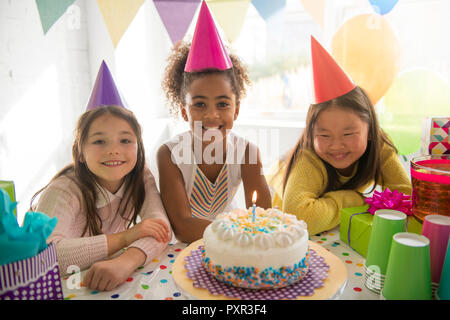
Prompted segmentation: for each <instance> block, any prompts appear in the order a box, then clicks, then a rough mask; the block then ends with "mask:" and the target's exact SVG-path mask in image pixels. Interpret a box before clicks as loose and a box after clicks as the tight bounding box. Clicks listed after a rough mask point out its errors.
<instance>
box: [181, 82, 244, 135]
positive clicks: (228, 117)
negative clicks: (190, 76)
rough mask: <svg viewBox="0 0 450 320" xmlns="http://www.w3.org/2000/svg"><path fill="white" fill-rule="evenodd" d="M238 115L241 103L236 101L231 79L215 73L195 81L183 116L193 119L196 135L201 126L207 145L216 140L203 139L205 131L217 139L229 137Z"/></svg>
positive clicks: (193, 129)
mask: <svg viewBox="0 0 450 320" xmlns="http://www.w3.org/2000/svg"><path fill="white" fill-rule="evenodd" d="M238 114H239V105H237V104H236V95H235V94H234V92H233V88H232V86H231V83H230V81H229V79H228V78H227V77H226V76H224V75H221V74H214V73H213V74H207V75H204V76H201V77H199V78H198V79H195V80H193V81H192V83H191V84H190V86H189V91H188V94H187V96H186V105H185V106H183V108H182V109H181V115H182V116H183V119H184V120H185V121H187V122H189V125H190V127H191V130H192V131H193V132H194V135H195V134H196V133H199V132H198V130H199V129H200V128H201V133H202V141H203V143H204V144H209V143H211V141H212V140H213V139H211V140H208V138H207V137H206V139H203V136H205V134H207V136H212V137H214V141H216V142H217V139H218V137H219V136H220V137H222V139H223V140H225V137H226V134H227V130H230V129H231V128H232V127H233V123H234V120H235V119H236V118H237V116H238ZM196 129H197V130H196ZM197 138H200V137H197Z"/></svg>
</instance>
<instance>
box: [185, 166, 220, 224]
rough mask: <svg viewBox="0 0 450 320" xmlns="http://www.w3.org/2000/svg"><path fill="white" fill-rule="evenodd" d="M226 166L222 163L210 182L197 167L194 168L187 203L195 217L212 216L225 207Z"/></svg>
mask: <svg viewBox="0 0 450 320" xmlns="http://www.w3.org/2000/svg"><path fill="white" fill-rule="evenodd" d="M227 180H228V166H227V165H226V164H224V166H223V167H222V170H221V171H220V173H219V175H218V176H217V179H216V182H215V183H212V182H211V181H209V179H208V178H207V177H206V176H205V175H204V173H203V172H202V170H200V168H199V167H197V169H196V170H195V178H194V185H193V186H192V192H191V197H190V199H189V204H190V205H191V210H192V215H193V216H194V217H197V218H212V217H215V216H216V214H217V213H219V212H222V211H223V209H225V207H226V205H227V201H228V192H227V191H228V184H227Z"/></svg>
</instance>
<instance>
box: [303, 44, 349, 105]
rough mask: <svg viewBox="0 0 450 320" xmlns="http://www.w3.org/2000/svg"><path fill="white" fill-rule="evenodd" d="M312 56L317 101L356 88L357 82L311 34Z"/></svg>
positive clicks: (322, 100)
mask: <svg viewBox="0 0 450 320" xmlns="http://www.w3.org/2000/svg"><path fill="white" fill-rule="evenodd" d="M311 58H312V68H313V77H314V93H315V98H316V101H315V103H322V102H325V101H328V100H331V99H334V98H337V97H340V96H342V95H344V94H346V93H348V92H350V91H352V90H353V89H354V88H355V84H354V83H353V82H352V80H351V79H350V78H349V77H348V76H347V75H346V74H345V72H344V70H342V69H341V67H339V65H338V64H337V63H336V61H334V59H333V57H331V55H330V54H329V53H328V52H327V51H326V50H325V49H324V48H323V47H322V46H321V45H320V43H319V42H318V41H317V40H316V39H315V38H314V37H313V36H311Z"/></svg>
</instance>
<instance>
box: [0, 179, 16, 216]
mask: <svg viewBox="0 0 450 320" xmlns="http://www.w3.org/2000/svg"><path fill="white" fill-rule="evenodd" d="M0 189H3V190H5V191H6V193H7V194H8V195H9V198H10V199H11V202H15V201H16V192H15V190H14V182H13V181H3V180H0ZM14 214H16V209H14ZM16 215H17V214H16Z"/></svg>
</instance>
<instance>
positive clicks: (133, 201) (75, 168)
mask: <svg viewBox="0 0 450 320" xmlns="http://www.w3.org/2000/svg"><path fill="white" fill-rule="evenodd" d="M105 114H110V115H113V116H115V117H118V118H121V119H123V120H125V121H127V122H128V123H129V124H130V126H131V128H132V129H133V131H134V133H135V135H136V138H137V145H138V152H137V162H136V165H135V166H134V168H133V170H131V172H130V173H128V174H127V176H126V177H125V179H124V183H125V193H124V196H123V198H122V200H121V203H120V204H119V214H120V216H121V217H122V218H124V219H128V221H129V224H128V228H129V227H130V226H131V224H132V223H134V224H136V222H137V221H136V219H137V216H138V213H139V211H140V210H141V208H142V204H143V202H144V198H145V188H144V167H145V150H144V144H143V141H142V130H141V126H140V125H139V123H138V121H137V119H136V117H135V115H134V114H133V112H131V111H130V110H127V109H125V108H122V107H119V106H114V105H111V106H105V107H101V108H96V109H92V110H89V111H86V112H85V113H83V114H82V115H81V116H80V118H79V119H78V122H77V126H76V129H75V140H74V142H73V145H72V163H71V164H69V165H67V166H66V167H64V168H63V169H61V171H59V172H58V173H57V174H56V175H55V176H54V177H53V178H52V179H51V180H50V182H49V183H48V184H47V185H46V186H45V187H43V188H42V189H40V190H39V191H38V192H36V193H35V194H34V195H33V197H32V198H31V204H30V207H33V201H34V199H35V198H36V197H37V196H38V195H39V194H40V193H41V192H42V191H43V190H45V189H46V188H47V187H48V186H49V185H50V184H51V183H52V182H53V181H54V180H55V179H56V178H58V177H61V176H67V177H69V178H70V179H71V180H72V181H73V182H75V183H76V184H77V186H78V187H79V188H80V191H81V193H82V196H83V204H82V205H83V206H84V209H85V212H86V225H85V227H84V230H83V234H82V235H83V236H84V235H85V234H86V233H87V231H88V230H89V233H90V235H91V236H94V235H99V234H102V231H101V229H102V221H101V219H100V217H99V216H98V215H97V208H96V201H97V192H96V190H97V189H98V187H97V182H96V179H95V175H94V174H93V173H92V172H91V171H90V170H89V169H88V167H87V165H86V164H85V163H84V162H82V161H81V155H82V152H83V146H84V143H85V142H86V138H87V135H88V132H89V128H90V126H91V124H92V122H93V121H94V120H95V119H97V118H99V117H101V116H102V115H105ZM71 173H73V175H74V178H73V177H72V174H71ZM102 192H103V191H102ZM129 206H131V208H132V209H133V210H134V213H133V215H132V216H131V218H128V217H125V216H124V215H125V212H126V208H127V207H129Z"/></svg>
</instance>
